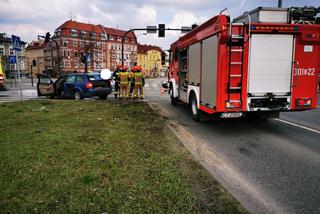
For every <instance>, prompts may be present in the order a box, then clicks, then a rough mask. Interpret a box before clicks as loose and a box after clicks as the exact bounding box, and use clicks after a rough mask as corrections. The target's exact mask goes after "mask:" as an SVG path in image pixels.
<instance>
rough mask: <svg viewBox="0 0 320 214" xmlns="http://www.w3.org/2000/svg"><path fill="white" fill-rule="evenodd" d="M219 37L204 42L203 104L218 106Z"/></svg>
mask: <svg viewBox="0 0 320 214" xmlns="http://www.w3.org/2000/svg"><path fill="white" fill-rule="evenodd" d="M217 61H218V37H217V36H212V37H209V38H207V39H205V40H203V42H202V62H201V63H202V71H201V72H202V75H201V103H202V104H204V105H207V106H208V107H211V108H213V107H215V106H216V99H217V67H218V62H217Z"/></svg>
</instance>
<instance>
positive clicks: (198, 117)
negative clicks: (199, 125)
mask: <svg viewBox="0 0 320 214" xmlns="http://www.w3.org/2000/svg"><path fill="white" fill-rule="evenodd" d="M189 100H190V108H191V113H192V118H193V119H194V120H195V121H197V122H201V121H202V119H203V113H202V112H201V111H200V109H199V108H198V101H197V97H196V95H195V94H194V93H193V92H192V93H191V94H190V99H189Z"/></svg>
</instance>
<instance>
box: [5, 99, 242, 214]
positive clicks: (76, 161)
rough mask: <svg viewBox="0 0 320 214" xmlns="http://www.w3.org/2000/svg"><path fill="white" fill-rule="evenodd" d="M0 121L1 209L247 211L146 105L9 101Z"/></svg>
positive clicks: (137, 211)
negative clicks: (197, 161)
mask: <svg viewBox="0 0 320 214" xmlns="http://www.w3.org/2000/svg"><path fill="white" fill-rule="evenodd" d="M0 118H1V123H0V133H1V137H0V157H1V159H0V192H1V194H0V212H4V213H79V212H81V213H83V212H86V213H104V212H105V213H245V212H246V211H245V210H244V209H243V208H242V207H241V206H240V205H239V204H238V203H237V202H236V201H235V200H234V199H233V198H232V197H231V196H230V195H229V194H228V193H227V192H226V191H225V190H224V189H223V188H222V187H221V186H220V185H219V184H218V183H217V182H216V181H215V180H214V179H213V178H212V177H211V176H210V175H209V174H208V173H207V172H206V171H205V170H204V169H203V168H202V167H201V166H200V165H198V164H197V163H196V162H195V161H194V160H193V159H192V156H191V155H190V153H189V152H188V151H187V150H186V149H185V148H184V147H183V146H182V145H181V144H180V143H179V142H178V140H177V139H176V138H175V136H174V135H173V134H172V133H171V132H170V131H169V130H168V129H167V128H166V126H165V121H164V120H163V119H161V118H159V116H157V115H156V114H155V113H154V112H153V111H152V110H151V109H150V107H149V106H148V105H146V104H145V103H141V102H126V101H122V102H121V101H113V102H111V101H107V102H105V101H104V102H101V101H88V102H85V101H80V102H75V101H61V100H56V101H47V100H42V101H41V100H40V101H39V100H38V101H29V102H25V103H23V104H22V103H7V104H2V105H1V106H0Z"/></svg>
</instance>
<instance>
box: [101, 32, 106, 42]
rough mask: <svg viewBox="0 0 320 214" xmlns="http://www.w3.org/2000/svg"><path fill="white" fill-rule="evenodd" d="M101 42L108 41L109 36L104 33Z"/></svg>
mask: <svg viewBox="0 0 320 214" xmlns="http://www.w3.org/2000/svg"><path fill="white" fill-rule="evenodd" d="M101 40H103V41H105V40H107V35H106V34H104V33H102V34H101Z"/></svg>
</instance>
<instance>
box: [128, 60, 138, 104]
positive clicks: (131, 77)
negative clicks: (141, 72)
mask: <svg viewBox="0 0 320 214" xmlns="http://www.w3.org/2000/svg"><path fill="white" fill-rule="evenodd" d="M136 67H137V66H133V67H132V69H131V70H130V72H129V88H130V91H129V97H130V98H131V97H132V93H133V89H134V72H135V71H136Z"/></svg>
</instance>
